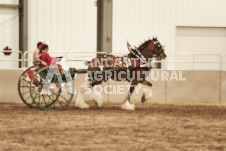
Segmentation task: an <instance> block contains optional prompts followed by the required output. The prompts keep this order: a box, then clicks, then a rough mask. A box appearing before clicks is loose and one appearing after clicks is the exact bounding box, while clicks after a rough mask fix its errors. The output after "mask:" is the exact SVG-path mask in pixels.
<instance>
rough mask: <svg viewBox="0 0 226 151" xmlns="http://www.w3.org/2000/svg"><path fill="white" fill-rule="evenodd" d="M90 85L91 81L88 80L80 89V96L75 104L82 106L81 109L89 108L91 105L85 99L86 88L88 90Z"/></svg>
mask: <svg viewBox="0 0 226 151" xmlns="http://www.w3.org/2000/svg"><path fill="white" fill-rule="evenodd" d="M88 85H89V82H88V81H87V82H86V83H84V84H83V85H82V86H81V88H80V91H79V93H78V96H77V98H76V101H75V106H76V107H78V108H81V109H88V108H89V105H88V104H86V103H85V99H84V94H85V90H86V88H87V86H88Z"/></svg>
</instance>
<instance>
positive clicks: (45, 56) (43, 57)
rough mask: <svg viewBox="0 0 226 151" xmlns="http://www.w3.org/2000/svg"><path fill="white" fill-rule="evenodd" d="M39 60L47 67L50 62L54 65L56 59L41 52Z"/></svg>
mask: <svg viewBox="0 0 226 151" xmlns="http://www.w3.org/2000/svg"><path fill="white" fill-rule="evenodd" d="M41 60H43V61H44V62H46V63H47V66H50V64H51V62H52V63H54V65H55V64H56V62H57V60H58V59H57V57H54V58H53V57H50V55H49V53H47V52H42V55H41Z"/></svg>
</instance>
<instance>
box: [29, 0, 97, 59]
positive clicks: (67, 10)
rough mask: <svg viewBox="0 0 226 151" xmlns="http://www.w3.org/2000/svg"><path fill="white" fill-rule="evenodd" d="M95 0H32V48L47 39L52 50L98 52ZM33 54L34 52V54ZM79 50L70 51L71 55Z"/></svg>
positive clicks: (30, 35) (30, 44)
mask: <svg viewBox="0 0 226 151" xmlns="http://www.w3.org/2000/svg"><path fill="white" fill-rule="evenodd" d="M96 30H97V7H96V6H95V5H94V1H93V0H29V40H28V43H29V46H28V48H29V51H33V50H34V49H35V48H36V44H37V42H38V41H42V42H43V41H44V42H45V43H47V44H48V45H49V48H50V52H51V51H63V52H64V53H59V54H58V55H65V52H67V51H70V52H78V51H80V52H81V51H89V52H96V39H97V38H96ZM30 56H31V55H30ZM73 56H75V54H73V53H70V58H73Z"/></svg>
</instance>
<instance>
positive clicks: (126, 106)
mask: <svg viewBox="0 0 226 151" xmlns="http://www.w3.org/2000/svg"><path fill="white" fill-rule="evenodd" d="M121 108H122V109H123V110H131V111H132V110H135V108H134V104H130V103H129V101H128V100H127V101H126V102H125V103H124V104H122V106H121Z"/></svg>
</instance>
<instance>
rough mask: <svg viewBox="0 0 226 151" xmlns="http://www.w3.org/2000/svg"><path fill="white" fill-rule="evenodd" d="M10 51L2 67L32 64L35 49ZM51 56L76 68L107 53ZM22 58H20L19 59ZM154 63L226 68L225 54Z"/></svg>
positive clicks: (1, 56) (182, 67)
mask: <svg viewBox="0 0 226 151" xmlns="http://www.w3.org/2000/svg"><path fill="white" fill-rule="evenodd" d="M4 52H7V53H10V52H11V54H10V55H5V54H4V53H3V51H0V68H1V69H15V68H19V67H23V68H27V67H29V66H32V65H33V63H32V59H33V51H25V52H24V53H22V52H21V51H4ZM49 53H50V55H51V56H55V57H56V56H63V57H64V58H65V59H66V61H67V64H68V66H70V67H75V68H86V66H85V65H84V61H87V60H90V59H92V58H94V57H95V56H96V55H97V54H104V55H107V53H105V52H82V51H81V52H69V53H65V51H52V52H49ZM111 55H116V56H123V55H126V53H111ZM19 58H20V59H19ZM152 61H153V64H154V63H155V64H156V63H160V64H161V69H164V70H226V55H225V54H194V53H175V54H170V55H168V57H167V58H166V59H165V60H157V59H154V60H152Z"/></svg>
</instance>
